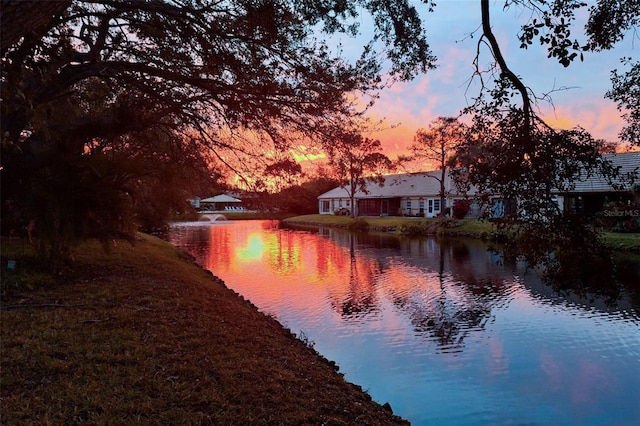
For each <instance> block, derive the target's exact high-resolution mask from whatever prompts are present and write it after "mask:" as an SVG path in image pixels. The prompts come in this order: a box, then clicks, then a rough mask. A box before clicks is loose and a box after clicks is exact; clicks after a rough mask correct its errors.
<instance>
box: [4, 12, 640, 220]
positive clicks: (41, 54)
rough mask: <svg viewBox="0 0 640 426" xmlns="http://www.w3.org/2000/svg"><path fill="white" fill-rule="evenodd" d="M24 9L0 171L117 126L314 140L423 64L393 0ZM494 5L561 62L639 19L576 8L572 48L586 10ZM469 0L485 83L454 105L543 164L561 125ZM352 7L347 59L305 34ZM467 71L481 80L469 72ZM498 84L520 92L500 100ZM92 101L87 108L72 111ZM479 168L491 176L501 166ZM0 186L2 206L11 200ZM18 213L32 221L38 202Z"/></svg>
mask: <svg viewBox="0 0 640 426" xmlns="http://www.w3.org/2000/svg"><path fill="white" fill-rule="evenodd" d="M422 3H423V4H425V5H426V8H427V10H428V11H429V12H432V11H433V10H434V9H435V8H434V4H433V3H432V2H431V1H430V0H423V2H422ZM32 4H33V2H16V1H13V0H2V6H3V7H2V9H1V12H2V36H3V40H2V43H3V44H2V89H1V96H2V100H3V102H2V115H1V117H0V123H2V126H3V128H2V149H3V152H2V154H3V155H2V159H1V161H2V165H1V167H2V168H3V172H2V173H3V182H4V180H6V178H10V176H8V175H11V174H13V173H15V167H14V166H15V164H22V163H27V164H30V167H33V168H34V169H33V172H32V173H30V172H25V173H24V174H23V175H29V174H32V175H36V174H37V173H36V171H42V170H48V173H53V172H54V171H55V172H56V173H61V172H62V170H61V169H60V168H57V167H55V164H47V165H45V164H44V163H46V162H48V161H54V160H55V159H56V155H57V154H56V155H54V154H53V153H55V152H62V153H64V155H63V157H65V158H68V159H69V160H68V161H70V162H73V161H81V160H82V161H85V159H82V158H81V157H82V156H84V155H85V146H86V144H88V143H91V141H92V140H94V139H113V140H120V141H126V140H130V139H128V138H123V136H128V137H131V136H132V135H138V134H141V133H143V132H145V131H146V130H148V129H164V131H165V132H167V133H169V132H170V131H172V132H176V133H177V134H188V133H189V132H190V131H192V130H197V131H198V132H199V135H200V138H199V143H201V144H202V146H205V147H207V148H208V149H210V150H211V151H212V152H213V154H214V155H215V156H216V157H217V159H218V161H219V162H221V163H228V162H227V156H233V155H234V154H235V153H237V152H243V151H248V150H247V149H246V145H245V143H246V140H247V138H246V135H248V134H250V135H257V136H258V137H257V140H259V141H261V142H263V143H261V144H260V145H259V146H260V147H261V148H262V149H267V148H268V149H275V150H283V151H284V150H286V149H287V148H288V147H289V145H290V144H291V143H293V142H294V141H296V140H300V138H307V139H308V140H318V139H320V138H322V137H325V136H326V134H325V133H326V132H327V128H329V129H330V128H331V127H332V126H335V125H336V124H344V123H347V124H348V123H349V122H350V121H351V120H352V118H353V117H354V116H355V117H357V116H359V115H360V114H361V113H363V111H362V109H358V108H357V105H356V103H355V102H354V97H355V96H357V95H360V96H364V97H367V96H369V99H370V100H371V101H373V100H375V96H376V93H377V91H379V90H381V89H382V88H384V87H385V85H386V83H387V81H388V80H387V79H386V78H383V77H386V76H389V78H390V80H391V81H394V80H406V79H410V78H411V77H412V76H414V75H415V74H416V73H418V72H426V71H428V70H429V69H432V68H433V67H434V66H435V59H436V58H435V57H434V56H433V55H432V54H431V51H430V47H429V44H428V42H427V37H426V30H425V28H426V26H427V25H426V23H428V19H429V18H427V17H424V20H423V19H422V18H421V16H420V14H419V13H418V11H417V7H416V5H415V3H414V2H409V1H408V0H397V1H368V0H355V1H352V2H345V1H342V0H340V1H331V0H330V1H322V2H312V1H287V0H257V1H251V2H246V1H241V0H229V1H224V2H219V1H213V0H172V1H169V0H153V1H147V2H131V1H125V0H86V1H74V2H64V1H60V2H55V5H53V4H50V5H48V7H47V10H48V11H49V12H50V13H51V14H52V15H51V16H50V17H51V18H52V19H47V16H46V14H45V13H41V12H40V11H41V10H43V9H42V8H40V6H38V8H34V7H32ZM504 4H505V8H509V7H514V6H519V7H525V8H529V9H530V10H531V15H530V16H531V18H530V20H529V22H528V23H526V24H525V25H524V26H523V27H522V31H521V33H520V34H519V35H518V37H519V39H520V42H521V46H522V47H523V48H527V47H528V46H530V45H532V44H533V43H534V42H537V41H539V42H540V43H541V44H543V45H545V46H546V47H547V49H548V52H549V56H550V57H554V58H556V59H557V60H558V61H559V62H560V63H561V64H563V65H565V66H569V65H570V64H571V62H572V61H574V60H575V59H576V58H578V57H582V55H583V54H584V52H587V51H596V50H599V49H610V48H612V46H613V45H614V44H615V43H616V42H617V41H619V40H620V39H621V38H622V37H623V36H624V35H625V32H626V31H628V30H630V29H632V28H633V27H634V26H635V25H637V22H638V17H639V14H640V12H639V11H640V7H638V6H639V4H638V0H630V1H626V2H618V1H610V0H600V1H598V2H597V4H596V5H595V6H593V7H591V8H590V9H588V12H589V14H590V20H589V24H588V25H587V28H586V29H585V34H586V36H587V37H588V40H587V41H586V43H581V42H579V41H577V40H575V39H574V38H573V36H572V34H571V30H572V27H571V23H572V22H573V21H574V19H575V16H576V14H578V13H579V12H580V11H581V10H585V9H586V8H587V6H588V5H586V4H585V3H583V2H582V1H580V0H554V1H546V0H545V1H543V0H505V3H504ZM480 5H481V20H480V22H481V23H482V26H481V32H482V33H481V36H480V37H479V45H478V46H479V50H478V51H480V47H481V46H483V45H487V46H489V47H490V53H491V55H492V57H493V58H494V59H495V62H496V67H495V68H494V69H493V71H494V75H493V77H494V82H495V86H494V87H493V88H492V87H487V86H485V85H484V84H483V87H484V89H483V92H482V93H481V95H480V96H478V98H477V101H478V102H477V103H476V105H475V109H474V110H468V112H469V113H472V114H473V113H474V111H475V114H478V115H481V114H484V113H485V112H488V114H489V115H488V116H489V117H492V118H493V120H494V121H493V124H492V126H493V127H495V128H500V127H503V128H511V129H512V130H513V131H514V132H515V133H512V134H510V135H509V140H510V141H511V142H512V143H513V144H516V145H517V146H516V147H512V146H509V148H510V149H509V150H508V152H509V153H510V154H512V155H514V156H515V157H513V158H509V159H507V158H505V161H506V162H507V163H511V164H512V165H513V166H514V167H515V166H520V165H523V166H524V167H525V170H524V171H523V172H524V174H527V170H526V167H527V165H528V164H529V162H530V160H531V159H535V163H537V164H538V163H541V162H542V161H543V157H541V156H539V155H538V151H539V149H538V144H539V143H541V144H542V145H545V144H546V143H547V142H546V141H542V142H540V140H539V136H541V135H544V137H545V138H547V139H549V140H553V139H555V138H557V137H558V136H563V137H564V136H569V135H567V134H562V133H556V134H554V133H552V132H547V131H546V130H544V127H545V125H544V122H543V121H542V120H540V119H539V117H537V116H536V115H535V108H533V106H534V104H535V101H536V97H535V95H534V94H533V91H530V90H529V89H528V88H527V87H526V85H525V84H524V83H523V81H521V80H520V79H519V78H518V77H517V76H516V75H515V74H514V73H513V72H512V71H511V70H510V69H509V68H508V66H507V60H506V59H505V58H504V57H503V55H502V53H501V51H500V45H499V44H498V42H497V39H496V38H495V36H494V35H493V33H492V28H491V21H490V14H489V1H488V0H480ZM8 6H10V7H8ZM49 7H50V8H49ZM65 7H66V8H65ZM32 9H34V10H32ZM25 15H29V16H33V17H34V25H33V26H28V25H23V24H22V23H23V22H24V19H13V18H11V16H13V17H14V18H15V17H23V16H25ZM362 15H369V16H370V17H371V18H372V21H373V23H374V24H375V25H374V27H373V36H372V39H371V41H370V42H368V43H365V45H364V47H363V49H362V54H361V56H360V57H359V58H358V59H357V60H356V61H354V62H353V63H350V62H348V61H347V60H346V59H345V58H344V57H342V56H341V55H340V53H339V52H334V51H332V50H331V49H330V47H329V45H328V42H327V41H323V40H321V39H320V38H319V37H317V35H318V34H319V33H324V34H325V35H328V36H332V35H334V34H336V33H340V34H344V35H346V36H354V35H356V34H358V26H359V23H360V22H361V21H362ZM7 34H8V35H9V36H8V37H7V38H4V37H5V36H6V35H7ZM382 58H387V59H388V62H383V59H382ZM475 63H476V65H478V61H476V62H475ZM629 65H632V62H629ZM385 67H386V68H385ZM632 67H633V68H632V70H631V71H628V72H626V73H620V74H618V73H615V74H614V89H613V90H612V92H611V97H612V99H614V100H615V101H616V102H618V105H619V106H620V107H621V108H630V109H631V110H630V112H629V114H627V115H626V117H627V119H629V120H630V123H631V126H630V127H629V128H628V130H627V131H626V132H625V133H623V136H626V137H628V138H630V139H632V140H634V141H636V142H637V138H635V139H634V137H635V136H634V135H637V133H636V132H635V130H634V129H635V128H636V127H637V126H635V127H634V125H633V122H634V121H633V120H635V118H634V117H635V115H634V114H635V111H637V107H638V104H637V102H634V99H637V97H635V98H633V97H628V98H627V97H626V95H625V93H633V92H632V91H629V89H628V86H627V83H630V84H631V86H630V87H631V88H637V87H638V73H637V72H635V71H634V70H635V69H637V68H636V67H635V65H632ZM476 69H477V75H479V76H480V78H481V80H482V82H483V83H484V82H485V79H484V75H483V74H484V73H483V71H482V70H481V69H480V67H479V66H478V67H477V68H476ZM91 84H98V85H101V86H102V88H101V90H102V94H101V96H99V97H95V96H94V95H92V92H91V90H90V87H89V86H90V85H91ZM483 94H484V96H483ZM354 95H355V96H354ZM512 95H513V96H516V97H514V98H513V99H514V100H515V99H520V101H521V102H520V103H519V104H514V103H510V102H508V100H509V99H510V98H511V96H512ZM486 96H489V97H492V98H493V101H487V99H486ZM78 100H82V101H83V102H84V103H83V102H80V103H79V102H78ZM97 100H100V102H102V106H100V107H99V108H88V106H89V104H93V105H94V106H96V104H97V103H99V102H97ZM489 109H490V110H491V111H489ZM498 112H499V113H500V114H497V113H498ZM547 127H548V126H547ZM541 129H542V131H541ZM574 130H575V131H577V132H578V133H580V132H579V131H578V130H576V129H574ZM292 135H294V137H293V138H292ZM579 139H580V138H579ZM267 144H268V145H267ZM578 145H579V141H578ZM511 148H513V149H511ZM563 149H566V150H567V151H566V152H568V153H569V160H568V162H569V163H571V162H573V160H574V158H576V156H575V155H573V154H572V149H573V148H571V147H570V146H569V145H566V144H565V146H564V148H563ZM579 149H580V148H579V147H578V150H579ZM544 150H545V149H544V148H543V149H542V151H544ZM251 154H253V155H256V154H257V153H256V152H252V153H251ZM27 158H28V161H26V159H27ZM531 161H533V160H531ZM553 161H556V160H553ZM588 164H593V162H589V163H588ZM36 165H37V166H36ZM542 168H544V167H542ZM542 168H541V169H540V170H542ZM481 169H482V168H478V170H481ZM501 170H503V169H502V168H501ZM5 175H7V176H5ZM491 176H493V177H494V178H495V179H494V180H495V181H496V182H498V183H499V182H500V181H501V180H504V179H505V177H506V175H502V176H501V175H499V174H497V173H492V174H491ZM66 178H69V176H67V177H66ZM9 180H12V181H13V182H18V184H19V182H20V179H14V178H10V179H9ZM547 183H548V182H547ZM543 186H544V187H546V186H547V184H546V183H545V184H543ZM15 192H17V191H14V193H15ZM44 192H46V193H49V194H51V191H44ZM4 193H5V191H3V194H2V201H3V207H5V205H6V204H11V203H13V202H14V201H15V200H11V199H8V198H7V197H5V195H4ZM536 194H537V193H536V192H534V193H533V194H532V195H536ZM76 201H77V200H76ZM3 211H4V209H3ZM25 213H26V214H28V215H32V216H33V217H35V216H37V214H35V213H38V212H25ZM116 216H117V215H114V217H116ZM43 226H44V224H43Z"/></svg>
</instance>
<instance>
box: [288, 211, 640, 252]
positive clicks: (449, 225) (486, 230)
mask: <svg viewBox="0 0 640 426" xmlns="http://www.w3.org/2000/svg"><path fill="white" fill-rule="evenodd" d="M357 220H362V221H365V222H366V223H367V224H368V229H369V231H374V232H385V233H393V234H401V235H407V236H411V235H423V236H435V237H452V238H454V237H464V238H477V239H481V240H483V241H492V240H498V241H500V240H503V238H504V235H503V234H500V233H499V232H498V230H497V227H496V226H495V225H493V224H492V223H490V222H487V221H479V220H477V219H462V220H455V219H451V218H447V220H446V221H441V219H438V218H429V219H427V218H414V217H358V218H355V219H351V218H349V217H347V216H334V215H320V214H313V215H305V216H294V217H289V218H286V219H283V220H282V222H283V223H284V224H287V225H294V226H313V227H330V228H344V229H349V228H350V224H351V223H353V221H357ZM603 236H604V239H605V243H606V244H607V246H609V247H610V248H611V249H612V250H614V251H615V252H620V253H631V254H640V233H614V232H603Z"/></svg>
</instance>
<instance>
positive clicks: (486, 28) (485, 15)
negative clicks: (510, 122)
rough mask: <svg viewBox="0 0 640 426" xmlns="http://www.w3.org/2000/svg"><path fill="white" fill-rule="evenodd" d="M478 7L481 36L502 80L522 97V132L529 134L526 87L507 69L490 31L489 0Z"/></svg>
mask: <svg viewBox="0 0 640 426" xmlns="http://www.w3.org/2000/svg"><path fill="white" fill-rule="evenodd" d="M480 5H481V8H482V34H483V35H484V37H486V39H487V41H488V42H489V46H490V47H491V51H492V52H493V57H494V58H495V60H496V62H497V63H498V66H500V70H501V74H500V76H501V77H502V78H506V79H508V80H509V81H510V82H511V83H512V84H513V85H514V87H515V88H516V90H517V91H518V92H519V93H520V96H521V97H522V111H523V113H524V118H525V121H524V126H525V127H524V130H525V135H527V136H528V135H529V134H530V128H531V121H530V119H531V99H530V98H529V92H528V91H527V87H526V86H525V85H524V83H522V81H521V80H520V79H519V78H518V76H516V75H515V74H514V73H513V71H511V70H510V69H509V67H508V66H507V62H506V61H505V59H504V57H503V56H502V52H501V50H500V45H499V44H498V41H497V40H496V37H495V35H494V34H493V30H492V29H491V19H490V18H491V16H490V13H489V0H480Z"/></svg>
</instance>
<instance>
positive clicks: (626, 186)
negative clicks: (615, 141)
mask: <svg viewBox="0 0 640 426" xmlns="http://www.w3.org/2000/svg"><path fill="white" fill-rule="evenodd" d="M604 157H605V158H606V159H608V160H609V161H610V162H611V166H612V167H613V168H615V169H618V170H619V175H618V176H617V177H616V178H615V179H613V181H612V182H610V179H607V178H606V177H604V176H602V175H600V174H597V175H594V176H587V175H586V174H583V175H582V176H581V177H580V178H579V179H577V180H576V181H575V182H574V188H573V189H572V190H570V191H568V192H558V193H557V199H558V204H559V205H560V207H561V209H562V210H563V211H566V212H569V211H572V212H576V213H579V214H584V215H587V216H594V215H595V214H596V213H598V212H601V211H603V209H604V204H605V203H606V202H615V201H619V202H624V203H627V204H632V203H634V202H635V203H638V202H640V199H638V196H639V195H640V186H639V185H640V179H639V178H640V152H624V153H618V154H608V155H605V156H604ZM634 176H635V181H631V180H630V179H629V178H630V177H634Z"/></svg>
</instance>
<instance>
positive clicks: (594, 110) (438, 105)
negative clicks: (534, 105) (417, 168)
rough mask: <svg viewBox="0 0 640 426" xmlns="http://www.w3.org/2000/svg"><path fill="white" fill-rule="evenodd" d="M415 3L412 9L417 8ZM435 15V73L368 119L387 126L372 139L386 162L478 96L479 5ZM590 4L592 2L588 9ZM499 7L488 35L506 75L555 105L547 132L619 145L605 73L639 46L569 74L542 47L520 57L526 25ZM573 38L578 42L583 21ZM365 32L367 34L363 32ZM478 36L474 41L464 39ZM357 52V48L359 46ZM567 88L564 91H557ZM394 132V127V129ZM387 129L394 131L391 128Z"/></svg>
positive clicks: (544, 109) (592, 57)
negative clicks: (571, 131)
mask: <svg viewBox="0 0 640 426" xmlns="http://www.w3.org/2000/svg"><path fill="white" fill-rule="evenodd" d="M415 3H417V2H415ZM436 3H437V6H436V10H435V12H433V13H431V14H427V13H425V14H424V15H423V16H424V17H426V18H427V22H426V29H427V34H428V41H429V44H430V46H431V49H432V52H433V53H434V54H435V55H436V56H437V57H438V68H437V69H435V70H432V71H429V72H428V73H427V74H426V75H425V74H423V75H419V76H417V77H416V78H415V79H414V80H413V81H411V82H407V83H396V84H394V85H393V86H392V87H391V88H389V89H386V90H384V91H383V92H381V94H380V98H379V99H378V101H377V102H376V104H375V106H374V107H373V108H372V110H371V111H370V114H369V116H370V117H372V118H374V119H376V120H377V119H382V118H384V119H385V123H386V124H387V125H388V126H387V128H386V129H385V130H383V131H381V132H377V133H374V134H372V135H371V136H373V137H375V138H377V139H380V140H381V142H382V144H383V146H384V148H385V153H386V154H387V155H388V156H390V157H395V156H396V155H397V154H406V153H408V147H409V145H410V144H411V142H412V139H413V135H414V134H415V132H416V130H417V129H418V128H426V127H428V126H429V124H430V122H431V121H433V120H434V119H436V118H437V117H438V116H456V115H457V114H458V113H459V111H460V110H461V109H462V108H464V107H466V106H467V105H468V104H469V103H470V102H471V99H472V98H473V97H474V96H477V94H478V86H477V84H473V83H472V84H471V85H469V79H470V78H471V76H472V72H473V69H472V61H473V59H474V56H475V53H476V50H477V47H478V38H479V33H478V31H479V26H480V24H481V21H480V17H481V15H480V2H479V1H478V0H439V1H436ZM590 3H593V2H590ZM503 5H504V0H496V1H493V2H492V3H491V21H492V27H493V31H494V34H495V35H496V37H497V39H498V42H499V43H500V45H501V48H502V52H503V55H504V56H505V59H506V61H507V65H508V66H509V68H510V69H511V70H512V71H513V72H514V73H515V74H516V75H518V76H519V77H521V79H522V80H523V82H524V83H525V85H527V86H528V87H529V88H530V89H531V90H533V91H534V92H535V93H536V94H537V95H542V94H543V93H547V92H550V91H554V90H555V91H554V93H552V100H553V105H551V104H548V103H545V102H543V103H541V104H540V105H539V106H540V108H541V111H540V112H541V113H542V116H543V118H545V120H546V121H547V123H548V124H551V125H552V126H554V127H557V128H572V127H575V126H578V125H579V126H581V127H583V128H585V129H586V130H587V131H589V132H590V133H591V134H592V136H593V137H595V138H597V139H605V140H608V141H615V140H618V137H617V135H618V133H619V131H620V130H621V128H622V126H623V124H624V122H623V120H622V119H621V118H620V112H619V111H618V110H617V108H616V104H615V103H614V102H612V101H611V100H608V99H605V98H604V94H605V93H606V92H607V90H609V89H610V87H611V81H610V75H611V70H613V69H615V68H618V69H621V67H620V58H621V57H623V56H634V55H635V57H637V54H638V49H639V48H640V40H638V39H637V38H636V40H635V46H634V43H633V41H634V40H632V38H633V37H631V36H630V35H627V37H626V39H625V40H623V41H622V42H621V43H618V45H616V47H615V48H614V49H613V50H611V51H607V52H600V53H591V52H587V53H585V58H584V61H583V62H580V61H579V60H576V61H575V62H574V63H572V64H571V65H570V66H569V67H568V68H565V67H563V66H562V65H560V64H559V63H557V61H554V59H548V58H547V51H546V49H545V48H544V47H542V46H540V45H536V44H534V45H531V46H530V47H529V49H526V50H524V49H520V48H519V45H520V42H519V40H518V39H517V34H518V32H519V31H518V30H519V26H520V25H521V24H522V22H524V21H526V19H527V18H528V17H529V12H527V11H524V10H523V9H521V8H520V9H517V8H512V9H509V10H507V11H504V10H503V9H502V6H503ZM581 18H582V19H581V20H579V22H580V23H579V24H578V25H579V27H577V28H575V30H574V31H573V33H574V35H575V36H576V37H579V36H580V35H582V33H583V31H581V30H582V28H583V27H584V23H585V22H586V14H585V15H584V16H582V17H581ZM363 28H364V30H366V26H364V25H363ZM474 31H476V33H475V35H474V37H473V38H469V37H468V36H469V34H470V33H472V32H474ZM342 43H343V44H344V45H345V52H346V53H347V54H348V53H349V50H350V49H353V50H354V51H355V50H356V49H357V47H359V46H362V43H361V42H360V44H359V43H358V41H357V40H356V41H349V40H343V41H342ZM358 44H359V46H358ZM480 55H481V56H480V58H481V61H480V62H481V64H483V65H487V64H490V63H492V62H493V58H492V57H491V55H490V52H489V50H488V48H487V47H483V48H482V49H481V53H480ZM561 88H567V90H558V89H561ZM392 126H393V127H392ZM391 127H392V128H391Z"/></svg>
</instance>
